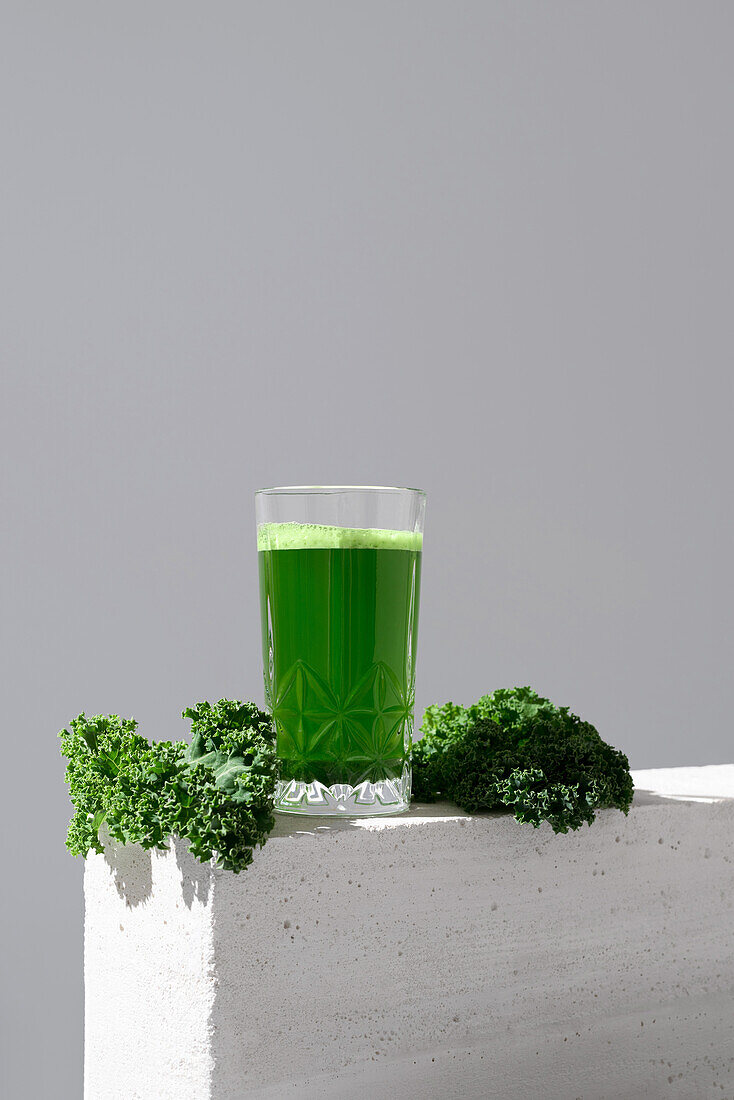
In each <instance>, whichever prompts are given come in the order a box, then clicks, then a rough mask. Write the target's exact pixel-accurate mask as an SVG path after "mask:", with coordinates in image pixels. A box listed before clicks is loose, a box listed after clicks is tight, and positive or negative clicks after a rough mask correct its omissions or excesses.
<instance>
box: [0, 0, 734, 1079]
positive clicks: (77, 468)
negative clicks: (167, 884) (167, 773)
mask: <svg viewBox="0 0 734 1100" xmlns="http://www.w3.org/2000/svg"><path fill="white" fill-rule="evenodd" d="M1 19H2V26H1V28H0V112H2V133H1V137H2V143H1V149H0V153H1V156H2V172H1V173H0V194H1V196H2V200H1V208H0V219H1V221H0V311H1V312H2V315H1V318H0V320H1V324H0V341H1V348H0V350H1V355H2V368H3V394H4V398H3V402H2V430H1V435H0V438H1V440H2V446H3V452H4V457H3V463H2V491H3V520H4V522H3V541H4V546H3V559H2V571H1V576H2V583H3V611H2V625H3V632H2V633H3V639H2V640H3V653H2V668H3V671H4V673H5V699H4V707H3V711H4V724H5V738H4V746H5V747H4V763H3V776H4V780H5V782H4V784H3V806H4V828H3V830H2V842H3V846H4V849H5V860H6V862H5V871H4V873H3V881H4V887H5V888H4V891H3V902H2V915H3V920H4V921H5V924H6V928H5V929H4V931H3V934H2V943H3V947H4V949H5V955H6V963H5V968H6V969H5V975H4V977H5V983H4V998H5V1000H4V1010H3V1017H2V1021H1V1026H0V1037H1V1039H2V1043H3V1051H2V1057H1V1058H0V1066H1V1067H2V1074H3V1076H4V1079H3V1080H2V1085H3V1086H4V1094H5V1095H6V1096H8V1097H9V1098H12V1100H18V1098H25V1097H29V1098H32V1100H39V1098H46V1097H54V1098H55V1100H59V1098H66V1097H69V1098H75V1097H79V1096H80V1094H81V1057H82V1042H81V1039H82V969H81V967H82V897H81V874H82V864H81V862H80V861H77V862H74V861H73V860H72V859H71V857H69V856H67V855H66V854H65V851H64V847H63V835H64V828H65V823H66V820H67V818H68V814H69V806H68V803H67V796H66V793H65V790H64V787H63V783H62V763H61V760H60V758H59V757H58V750H57V744H56V739H55V736H56V732H57V730H58V729H59V728H60V727H61V726H62V725H63V724H65V723H66V722H67V721H68V720H69V718H70V717H71V716H72V715H74V714H76V713H77V712H78V711H79V710H81V709H82V708H84V709H86V710H87V712H88V713H93V712H97V711H117V712H119V713H120V714H124V715H129V714H134V715H135V716H136V717H138V718H139V720H140V721H141V724H142V731H143V732H144V733H147V734H148V735H150V736H152V737H178V736H183V735H184V734H185V733H186V729H187V725H186V724H185V723H183V722H182V721H181V719H180V718H179V717H178V715H179V712H180V711H181V709H182V707H183V706H184V705H186V704H188V703H191V702H193V701H195V700H198V699H201V698H210V699H215V698H218V697H219V696H221V695H228V696H244V697H250V696H252V697H254V698H256V699H257V700H261V698H262V695H261V676H260V655H259V639H258V615H257V590H256V575H255V560H254V555H255V548H254V527H253V507H252V494H253V490H254V489H255V488H256V487H258V486H260V485H273V484H279V483H294V482H295V483H307V482H327V483H331V482H351V483H372V484H380V483H387V484H405V485H419V486H422V487H424V488H425V489H426V490H427V491H428V494H429V503H428V513H427V534H426V543H425V574H424V594H423V606H422V612H421V634H420V659H419V667H418V709H419V712H420V711H421V710H422V708H423V706H424V705H425V704H426V703H428V702H432V701H439V700H441V701H443V700H446V699H448V698H453V699H455V700H459V701H466V702H468V701H471V700H473V699H474V698H475V697H477V696H478V695H479V694H480V693H482V692H484V691H486V690H488V689H491V688H493V687H496V686H500V685H512V684H518V683H521V684H524V683H531V684H533V685H534V686H535V687H536V688H537V689H538V690H539V691H541V692H543V693H546V694H548V695H550V696H552V697H553V698H554V699H556V700H558V701H560V702H563V703H568V704H570V705H572V706H573V708H574V709H575V710H577V711H578V712H580V713H581V714H582V715H583V716H585V717H587V718H589V719H590V720H592V721H593V722H595V723H596V724H597V725H598V727H599V729H600V730H601V732H602V733H603V735H605V736H606V737H607V738H608V739H610V740H611V741H613V742H614V743H616V744H617V745H619V746H620V747H622V748H623V749H625V750H626V751H627V752H628V753H629V755H630V758H631V761H632V763H633V765H635V766H637V767H645V766H651V765H672V764H691V763H706V762H721V761H731V760H732V756H733V753H732V748H731V742H730V726H731V710H730V690H729V682H728V681H729V670H730V667H731V659H732V632H731V619H732V614H731V613H732V586H731V583H730V565H731V559H732V541H733V540H732V520H731V500H730V484H729V483H730V473H731V458H732V444H731V428H730V421H731V415H732V397H733V394H732V375H731V370H732V347H733V344H734V339H733V336H734V333H733V328H734V321H733V318H734V309H733V308H732V255H733V254H734V251H733V249H734V239H733V238H734V234H733V232H732V230H733V225H734V221H733V219H732V194H734V156H733V155H732V145H731V135H732V122H733V121H734V94H733V91H732V76H731V43H732V32H734V7H733V6H732V5H731V4H728V3H712V2H701V3H697V4H681V3H670V2H666V3H649V2H647V3H640V2H639V0H634V2H629V3H628V2H619V3H615V4H600V3H590V4H586V3H580V2H579V3H571V2H568V0H563V2H557V3H554V4H552V5H551V4H545V3H541V2H538V3H528V2H525V3H517V2H516V0H507V2H504V0H503V2H501V3H497V2H494V3H487V2H479V3H461V2H456V0H453V2H451V3H448V2H444V3H433V2H427V0H416V2H404V3H400V2H396V0H391V2H377V0H369V2H363V3H356V2H355V3H323V2H314V0H311V2H310V3H308V4H305V3H304V4H301V3H295V2H292V3H287V4H284V3H276V2H273V0H269V2H268V3H260V4H255V3H251V2H244V0H238V2H237V3H234V2H222V3H218V4H208V5H207V4H201V3H192V2H188V0H187V2H181V0H178V2H177V3H175V4H168V3H155V2H154V3H151V2H150V0H146V2H145V3H143V2H137V0H136V2H131V0H127V2H126V3H124V4H115V5H113V4H108V3H99V2H94V3H92V2H89V3H80V2H76V0H72V2H71V3H66V4H52V3H36V4H33V3H28V0H19V2H17V3H16V2H11V0H5V2H4V4H3V5H2V16H1ZM0 1091H2V1089H0Z"/></svg>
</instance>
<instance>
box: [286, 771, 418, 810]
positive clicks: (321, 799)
mask: <svg viewBox="0 0 734 1100" xmlns="http://www.w3.org/2000/svg"><path fill="white" fill-rule="evenodd" d="M409 805H410V765H409V764H407V763H406V764H404V766H403V771H402V774H401V775H400V776H399V777H398V778H397V779H383V780H380V781H379V782H377V783H370V782H368V781H365V782H364V783H360V784H359V785H358V786H356V787H353V786H351V785H350V784H349V783H334V784H333V785H332V786H331V787H327V786H326V785H325V784H324V783H321V782H319V781H318V780H315V781H314V782H312V783H304V782H302V781H301V780H298V779H291V780H285V779H282V780H279V781H278V783H277V786H276V791H275V808H276V810H279V811H280V813H291V814H313V815H314V816H321V815H323V814H324V813H328V814H338V815H341V814H343V815H344V817H370V816H372V815H379V816H380V817H382V816H383V815H384V814H399V813H402V812H403V810H407V809H408V807H409Z"/></svg>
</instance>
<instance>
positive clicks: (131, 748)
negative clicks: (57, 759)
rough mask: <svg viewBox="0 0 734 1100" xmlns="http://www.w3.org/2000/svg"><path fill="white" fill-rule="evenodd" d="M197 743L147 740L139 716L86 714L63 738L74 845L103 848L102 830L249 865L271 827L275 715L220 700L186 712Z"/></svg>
mask: <svg viewBox="0 0 734 1100" xmlns="http://www.w3.org/2000/svg"><path fill="white" fill-rule="evenodd" d="M183 717H184V718H190V719H191V721H192V727H191V732H192V740H191V744H190V745H189V744H187V742H185V741H176V742H171V741H157V742H152V743H151V742H149V741H147V740H146V738H145V737H141V736H140V735H139V734H138V733H136V729H137V722H136V721H135V720H134V719H133V718H119V717H118V716H117V715H116V714H110V715H96V716H95V717H93V718H87V717H86V716H85V715H84V714H80V715H79V716H78V717H77V718H74V719H73V720H72V721H71V722H70V729H64V730H62V731H61V733H60V734H59V736H60V738H61V752H62V754H63V755H64V756H65V757H66V758H67V760H68V766H67V769H66V779H67V782H68V784H69V794H70V796H71V801H72V803H73V804H74V810H75V812H74V816H73V817H72V819H71V822H70V824H69V830H68V834H67V838H66V845H67V847H68V848H69V849H70V851H71V852H72V853H73V854H74V855H82V856H86V854H87V853H88V852H89V851H90V849H93V850H94V851H95V852H103V851H104V846H103V843H102V841H101V840H100V835H99V830H100V827H101V826H102V825H103V824H104V825H105V826H106V829H107V831H108V833H109V835H110V836H111V837H112V838H113V839H114V840H117V841H118V842H120V843H122V844H140V845H142V846H143V848H161V849H165V848H166V844H167V840H168V838H169V837H170V836H174V835H175V836H179V837H182V838H184V839H185V840H187V841H188V844H189V849H190V851H191V852H192V854H193V855H194V856H196V857H197V858H198V859H200V860H202V861H207V860H209V859H212V858H214V859H216V860H217V862H218V864H219V866H221V867H225V868H228V869H229V870H231V871H241V870H242V869H243V868H245V867H247V866H248V864H250V863H251V862H252V853H253V848H255V847H256V846H258V845H262V844H264V843H265V840H266V839H267V836H268V833H269V832H270V830H271V829H272V828H273V824H274V817H273V796H274V792H275V774H276V770H275V745H274V735H273V730H272V724H271V721H270V718H269V717H268V715H267V714H264V713H263V712H262V711H260V710H258V708H257V707H256V706H255V705H254V704H253V703H241V702H239V701H238V700H228V699H220V701H219V702H218V703H216V704H215V705H214V706H212V705H211V704H209V703H206V702H204V703H197V705H196V706H195V707H189V708H187V709H186V710H185V711H184V712H183Z"/></svg>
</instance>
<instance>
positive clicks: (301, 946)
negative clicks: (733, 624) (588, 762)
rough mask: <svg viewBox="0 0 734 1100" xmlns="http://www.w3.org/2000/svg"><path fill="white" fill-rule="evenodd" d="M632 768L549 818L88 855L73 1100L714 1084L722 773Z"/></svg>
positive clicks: (293, 832)
mask: <svg viewBox="0 0 734 1100" xmlns="http://www.w3.org/2000/svg"><path fill="white" fill-rule="evenodd" d="M636 786H637V793H636V796H635V803H634V805H633V807H632V810H631V811H630V814H629V816H628V817H624V816H623V815H622V814H620V813H618V812H617V811H612V810H609V811H603V812H602V813H601V814H600V816H599V819H598V821H597V822H596V823H595V824H594V826H593V827H592V828H591V829H587V828H584V829H583V830H582V831H581V832H579V833H576V834H570V835H567V836H555V835H554V834H553V833H552V832H551V830H550V829H549V828H546V827H542V828H540V829H539V830H537V831H536V830H533V829H532V828H530V827H529V826H524V825H519V824H517V823H516V822H515V821H514V820H513V819H511V818H508V817H504V816H495V815H487V816H478V817H468V816H466V815H464V814H462V813H461V812H459V811H457V810H456V809H455V808H453V807H449V806H446V805H444V806H438V807H426V806H415V807H414V808H413V809H412V810H411V812H410V813H409V814H408V815H405V816H403V817H397V818H385V819H382V820H371V821H369V820H368V821H365V820H363V821H359V822H357V821H338V822H335V823H331V822H329V821H325V820H323V819H322V820H318V819H314V820H308V819H305V818H297V817H294V818H281V819H279V822H278V825H277V827H276V830H275V832H274V834H273V836H272V837H271V839H270V840H269V841H268V843H267V845H266V846H265V848H264V849H263V851H261V852H259V853H258V854H257V856H256V859H255V862H254V864H253V865H252V867H250V868H249V870H248V871H246V872H245V873H243V874H241V875H239V876H235V875H233V874H231V873H229V872H222V871H218V870H215V869H213V868H211V867H210V866H205V865H201V864H199V863H196V862H195V861H194V860H192V859H191V857H190V856H188V855H187V854H186V853H185V852H184V851H183V850H182V848H181V846H180V845H179V844H177V843H176V844H173V846H172V848H171V851H170V852H169V853H167V854H159V853H152V854H151V853H145V852H143V851H142V850H140V849H138V848H133V847H130V848H119V847H113V846H111V847H109V848H108V851H107V854H106V855H105V856H104V857H103V856H94V857H91V858H89V859H88V860H87V866H86V877H85V895H86V936H85V947H86V952H85V981H86V1060H85V1096H86V1098H87V1100H174V1098H175V1100H180V1097H181V1096H186V1098H187V1100H244V1098H258V1100H281V1098H287V1097H293V1098H294V1100H295V1098H297V1100H311V1098H316V1097H337V1096H338V1097H340V1098H346V1100H351V1098H353V1100H358V1098H363V1097H367V1096H369V1097H370V1098H372V1100H383V1098H384V1100H387V1098H388V1097H390V1098H392V1097H394V1096H397V1095H409V1096H420V1097H421V1098H424V1100H433V1098H438V1097H443V1096H446V1095H452V1096H456V1097H460V1098H466V1100H475V1098H476V1100H480V1098H481V1100H486V1098H487V1097H498V1098H500V1097H501V1098H502V1100H533V1098H536V1097H537V1098H538V1100H540V1098H541V1097H542V1098H544V1100H553V1098H558V1100H569V1098H574V1097H578V1098H582V1100H639V1098H640V1097H643V1096H644V1097H645V1098H646V1100H647V1098H652V1100H654V1098H657V1097H660V1098H661V1100H662V1098H665V1100H696V1098H698V1097H701V1098H704V1097H711V1096H723V1097H731V1096H732V1095H734V1035H733V1033H732V1020H733V1019H734V993H733V992H732V990H733V989H734V938H733V937H732V933H731V929H732V917H733V911H732V910H733V899H734V891H733V889H732V887H734V855H732V851H731V835H732V828H733V827H734V768H732V767H724V768H707V769H669V770H667V771H656V772H654V773H638V774H637V775H636ZM645 787H647V788H648V789H647V790H646V789H644V788H645ZM656 791H657V792H662V793H654V792H656ZM666 791H669V792H670V793H671V794H672V795H673V796H674V797H668V796H667V794H666ZM686 796H688V797H686Z"/></svg>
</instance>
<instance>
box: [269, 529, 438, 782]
mask: <svg viewBox="0 0 734 1100" xmlns="http://www.w3.org/2000/svg"><path fill="white" fill-rule="evenodd" d="M421 549H422V535H421V534H419V533H414V532H411V531H382V530H374V529H357V528H347V527H322V526H317V525H314V524H299V523H268V524H262V525H261V526H260V528H259V530H258V562H259V571H260V599H261V612H262V643H263V666H264V670H265V693H266V699H267V702H268V705H269V707H270V709H271V711H272V714H273V719H274V722H275V729H276V736H277V752H278V759H279V763H280V772H281V780H284V781H286V782H288V781H291V780H296V781H301V782H303V783H314V782H318V783H321V784H324V785H325V786H326V787H329V788H331V787H333V785H334V784H349V785H350V786H351V787H357V786H359V785H360V784H362V783H364V782H365V781H369V782H370V783H379V782H381V781H383V780H394V779H400V777H403V780H405V776H406V774H408V773H407V772H406V768H407V766H408V764H409V758H410V745H411V738H412V730H413V704H414V696H415V656H416V639H417V631H418V598H419V587H420V567H421ZM408 783H409V779H408ZM408 797H409V796H408Z"/></svg>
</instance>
